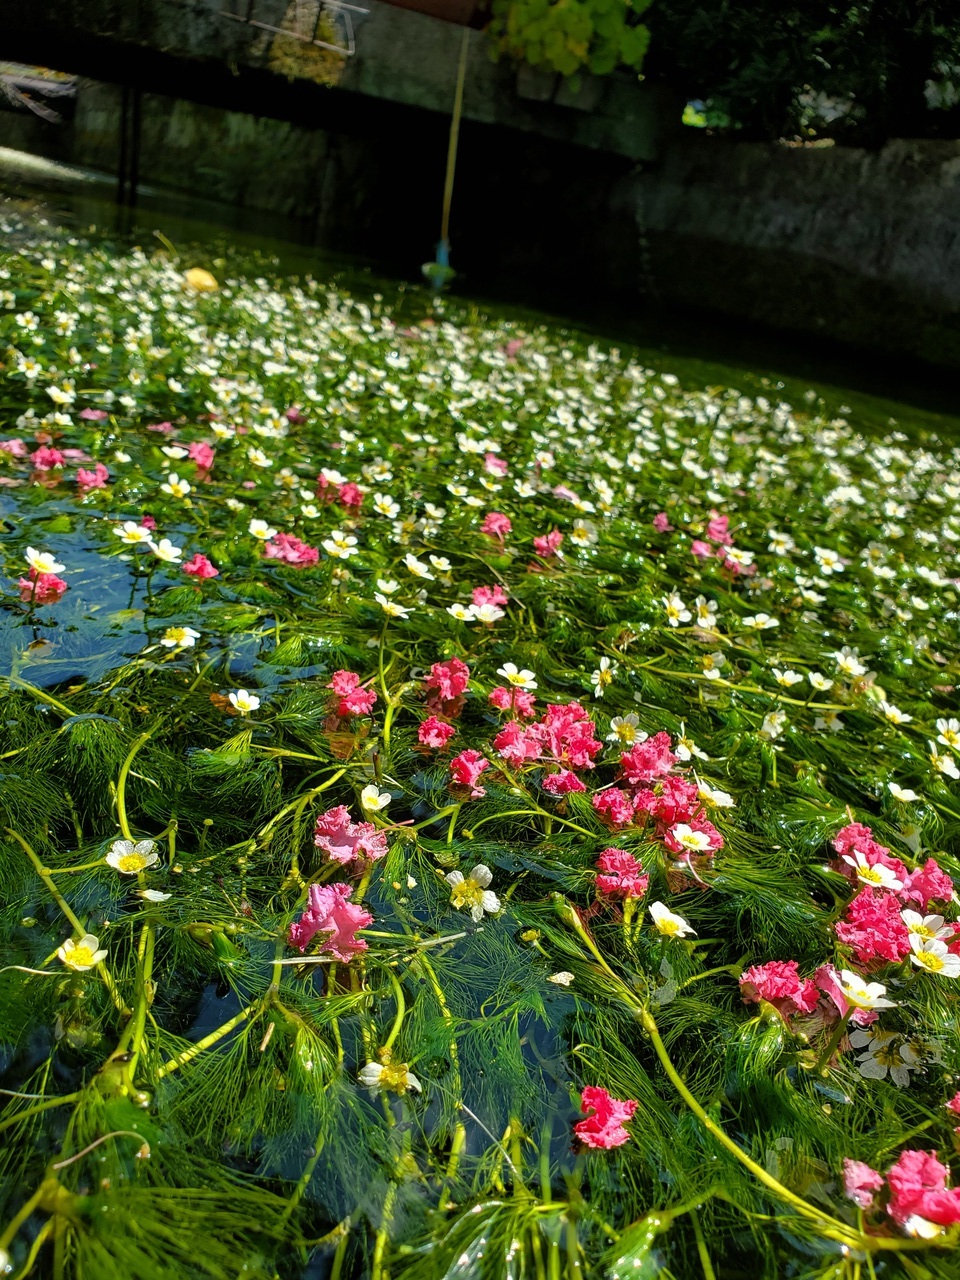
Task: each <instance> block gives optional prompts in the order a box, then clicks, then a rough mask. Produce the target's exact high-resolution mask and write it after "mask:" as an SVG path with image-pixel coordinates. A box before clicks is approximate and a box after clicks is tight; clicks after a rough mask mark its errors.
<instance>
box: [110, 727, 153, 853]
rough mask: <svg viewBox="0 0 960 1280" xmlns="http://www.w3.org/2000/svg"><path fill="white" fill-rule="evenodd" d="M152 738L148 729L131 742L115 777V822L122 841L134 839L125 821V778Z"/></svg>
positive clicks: (151, 733) (151, 731)
mask: <svg viewBox="0 0 960 1280" xmlns="http://www.w3.org/2000/svg"><path fill="white" fill-rule="evenodd" d="M152 736H153V730H152V729H148V730H147V731H146V732H145V733H141V734H140V736H139V737H138V738H135V739H134V741H133V744H132V746H131V747H130V750H129V751H128V752H127V757H126V759H125V760H124V762H123V764H122V765H121V766H120V773H119V776H118V777H117V822H118V823H119V826H120V831H121V832H122V834H123V838H124V840H133V839H135V837H134V835H133V832H132V831H131V830H130V823H129V822H128V821H127V777H128V775H129V773H130V769H131V766H132V765H133V762H134V760H135V759H136V757H137V754H138V752H139V751H140V750H141V749H142V748H143V747H145V746H146V744H147V743H148V742H149V741H150V739H151V737H152Z"/></svg>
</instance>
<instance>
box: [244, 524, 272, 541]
mask: <svg viewBox="0 0 960 1280" xmlns="http://www.w3.org/2000/svg"><path fill="white" fill-rule="evenodd" d="M247 529H248V531H249V532H250V533H252V534H253V536H254V537H255V538H259V539H260V540H261V542H269V540H270V539H271V538H275V537H276V536H277V531H276V529H272V528H271V527H270V525H269V524H267V522H266V520H251V521H250V523H249V525H248V526H247Z"/></svg>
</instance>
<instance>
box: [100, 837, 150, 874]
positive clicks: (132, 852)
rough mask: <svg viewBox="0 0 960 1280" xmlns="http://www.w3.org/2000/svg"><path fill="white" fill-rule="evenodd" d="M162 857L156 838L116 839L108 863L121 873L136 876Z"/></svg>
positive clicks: (108, 856) (108, 855)
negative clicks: (158, 850) (135, 840)
mask: <svg viewBox="0 0 960 1280" xmlns="http://www.w3.org/2000/svg"><path fill="white" fill-rule="evenodd" d="M159 858H160V855H159V854H158V853H157V845H156V841H154V840H138V841H137V842H136V843H134V842H133V841H132V840H114V842H113V844H112V845H111V846H110V852H109V853H108V854H107V865H108V866H110V867H113V869H114V870H115V871H119V872H120V873H121V875H125V876H135V875H136V874H137V873H138V872H139V871H145V870H146V869H147V867H152V866H153V864H154V863H155V862H157V861H158V860H159Z"/></svg>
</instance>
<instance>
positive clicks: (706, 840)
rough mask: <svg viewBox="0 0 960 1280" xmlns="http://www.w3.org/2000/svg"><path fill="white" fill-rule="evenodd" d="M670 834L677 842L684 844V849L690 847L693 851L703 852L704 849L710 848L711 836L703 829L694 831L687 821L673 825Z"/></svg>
mask: <svg viewBox="0 0 960 1280" xmlns="http://www.w3.org/2000/svg"><path fill="white" fill-rule="evenodd" d="M670 834H671V835H672V836H673V838H674V840H676V842H677V844H681V845H683V847H684V849H688V850H689V851H690V852H691V853H701V852H702V851H703V850H704V849H709V848H710V837H709V836H708V835H706V834H705V833H704V832H703V831H694V829H693V828H692V827H690V826H688V825H687V823H685V822H678V823H677V825H676V826H675V827H671V828H670Z"/></svg>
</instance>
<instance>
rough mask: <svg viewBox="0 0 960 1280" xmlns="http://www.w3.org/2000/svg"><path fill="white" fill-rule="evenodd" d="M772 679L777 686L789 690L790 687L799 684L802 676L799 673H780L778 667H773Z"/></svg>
mask: <svg viewBox="0 0 960 1280" xmlns="http://www.w3.org/2000/svg"><path fill="white" fill-rule="evenodd" d="M772 670H773V678H774V680H776V682H777V684H780V685H783V687H784V689H789V688H790V686H791V685H795V684H801V683H802V681H803V676H802V675H801V674H800V672H799V671H781V670H780V668H779V667H773V668H772Z"/></svg>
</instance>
